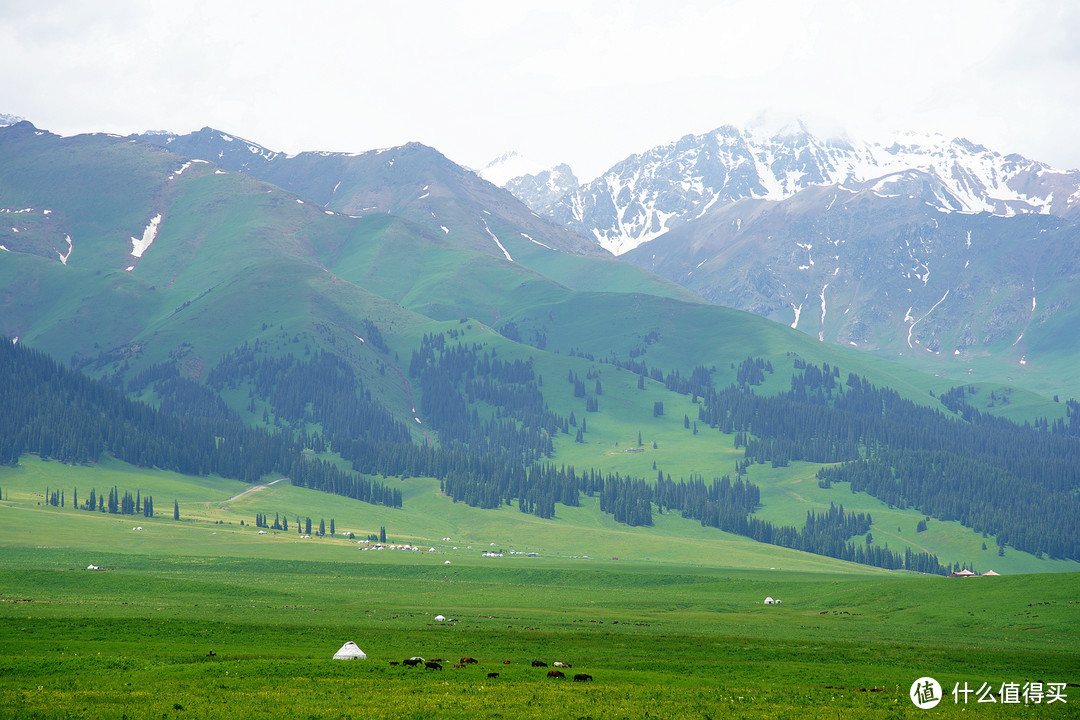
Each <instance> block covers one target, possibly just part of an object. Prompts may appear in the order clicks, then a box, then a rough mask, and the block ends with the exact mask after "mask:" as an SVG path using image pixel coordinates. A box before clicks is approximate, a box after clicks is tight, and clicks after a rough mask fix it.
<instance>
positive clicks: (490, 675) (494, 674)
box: [488, 673, 499, 678]
mask: <svg viewBox="0 0 1080 720" xmlns="http://www.w3.org/2000/svg"><path fill="white" fill-rule="evenodd" d="M488 677H489V678H497V677H499V673H488Z"/></svg>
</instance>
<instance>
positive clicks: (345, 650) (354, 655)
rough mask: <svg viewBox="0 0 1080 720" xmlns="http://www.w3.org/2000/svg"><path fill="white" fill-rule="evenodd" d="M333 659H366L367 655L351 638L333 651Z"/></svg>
mask: <svg viewBox="0 0 1080 720" xmlns="http://www.w3.org/2000/svg"><path fill="white" fill-rule="evenodd" d="M334 659H335V660H367V655H366V654H365V653H364V651H363V650H361V649H360V648H358V647H357V646H356V643H354V642H353V641H352V640H350V641H349V642H347V643H345V644H344V645H342V646H341V649H340V650H338V651H337V652H336V653H334Z"/></svg>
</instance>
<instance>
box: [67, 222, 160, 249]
mask: <svg viewBox="0 0 1080 720" xmlns="http://www.w3.org/2000/svg"><path fill="white" fill-rule="evenodd" d="M160 223H161V213H158V214H157V215H155V216H154V217H152V218H151V219H150V223H149V224H148V225H147V226H146V229H144V230H143V234H142V238H137V237H132V238H131V255H132V257H137V258H141V257H142V256H143V253H144V252H146V250H147V248H149V247H150V246H151V245H153V243H154V238H155V237H157V231H158V225H159V224H160ZM69 252H70V251H69Z"/></svg>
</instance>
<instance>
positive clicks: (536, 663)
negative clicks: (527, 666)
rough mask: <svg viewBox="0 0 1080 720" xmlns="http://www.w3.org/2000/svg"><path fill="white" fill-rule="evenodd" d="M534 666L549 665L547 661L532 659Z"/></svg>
mask: <svg viewBox="0 0 1080 720" xmlns="http://www.w3.org/2000/svg"><path fill="white" fill-rule="evenodd" d="M532 666H533V667H547V663H546V662H544V661H543V660H533V661H532Z"/></svg>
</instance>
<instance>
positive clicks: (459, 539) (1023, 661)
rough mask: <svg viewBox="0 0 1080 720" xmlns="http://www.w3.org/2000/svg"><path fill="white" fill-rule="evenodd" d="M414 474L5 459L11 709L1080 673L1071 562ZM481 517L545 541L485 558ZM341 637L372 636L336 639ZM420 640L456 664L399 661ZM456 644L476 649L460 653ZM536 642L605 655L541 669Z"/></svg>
mask: <svg viewBox="0 0 1080 720" xmlns="http://www.w3.org/2000/svg"><path fill="white" fill-rule="evenodd" d="M43 481H47V482H50V483H52V484H51V485H50V486H51V487H58V486H66V485H68V484H73V483H78V484H79V487H80V499H81V498H82V497H83V496H82V493H83V492H84V491H83V490H82V488H83V487H86V488H87V489H88V488H89V486H90V485H94V484H96V485H97V487H98V489H99V490H100V489H102V488H103V487H104V486H107V485H110V484H116V485H117V486H119V487H121V488H128V489H133V488H134V487H137V486H141V487H143V491H144V492H147V491H149V492H152V493H153V495H154V498H155V505H156V506H157V507H158V508H162V509H163V510H164V512H159V513H158V517H155V518H152V519H145V518H142V517H141V516H135V518H130V517H128V518H119V517H117V516H110V515H107V514H102V513H96V512H86V511H82V510H74V509H71V508H70V506H69V507H66V508H53V507H49V506H46V505H44V504H43V493H44V488H43V487H39V486H40V485H41V483H42V482H43ZM403 482H406V483H407V485H408V493H407V495H406V506H407V507H408V508H409V510H408V512H405V511H402V510H393V509H390V508H383V507H375V506H368V505H364V504H362V503H358V502H355V501H350V500H343V499H341V498H335V497H331V496H326V495H322V494H320V493H315V492H312V491H307V490H301V489H297V488H292V487H290V486H288V484H287V483H284V482H283V483H277V484H274V485H268V486H266V487H265V489H253V488H251V487H250V486H246V485H244V484H243V483H239V482H234V481H226V480H221V479H216V478H201V479H194V480H193V479H190V478H184V477H182V476H177V475H174V474H170V473H161V472H157V471H145V470H139V469H135V468H130V467H127V466H124V465H122V464H119V463H115V462H111V461H107V462H104V463H102V464H101V465H99V466H95V467H93V468H77V467H68V466H64V465H60V464H57V463H50V462H41V461H37V460H35V459H32V458H30V459H27V460H26V461H25V462H23V463H22V464H21V465H20V467H19V468H16V469H9V470H4V471H2V472H0V488H2V490H3V497H4V500H3V501H0V521H2V530H0V558H2V559H0V637H3V638H4V645H3V647H4V650H3V652H2V653H0V667H2V672H0V716H3V717H11V718H31V717H35V718H65V717H92V718H97V717H109V718H113V717H115V718H121V717H127V718H150V717H154V718H159V717H162V716H165V717H168V718H172V717H190V716H195V715H198V716H205V717H215V718H233V717H237V718H239V717H251V716H252V715H284V716H288V717H294V716H295V717H303V718H308V717H315V718H340V717H353V718H369V717H371V718H382V717H386V718H391V717H393V718H400V717H417V718H427V717H451V718H453V717H506V718H511V717H513V718H519V717H520V718H531V717H575V718H576V717H593V718H623V717H625V718H640V717H644V716H645V713H648V714H649V716H650V717H660V718H681V717H717V718H719V717H744V718H796V717H807V716H810V715H814V716H818V715H820V716H822V717H832V716H834V715H835V716H837V717H841V718H894V717H906V716H909V715H910V716H915V715H917V714H918V713H919V712H920V711H918V710H917V709H916V708H915V707H914V706H913V705H912V704H911V702H910V700H909V699H908V697H907V693H908V688H909V687H910V685H911V683H912V682H913V681H914V680H915V679H916V678H918V677H922V676H924V675H930V676H932V677H934V678H936V679H937V680H938V681H939V682H940V683H941V684H942V686H943V687H944V688H945V689H946V693H948V692H949V691H950V690H951V689H952V687H953V685H954V684H955V683H964V682H967V683H968V684H969V685H970V686H972V687H973V688H977V687H979V686H981V685H982V684H983V683H989V684H991V685H993V686H994V688H995V692H996V691H997V688H998V687H999V686H1000V685H1001V684H1002V683H1005V682H1016V683H1021V684H1022V683H1024V682H1027V681H1043V682H1047V683H1049V682H1055V683H1057V682H1061V683H1073V682H1077V680H1078V679H1080V678H1078V677H1077V676H1076V672H1077V668H1078V667H1080V653H1078V652H1077V649H1076V648H1077V646H1078V644H1077V639H1078V633H1080V621H1078V619H1077V618H1078V616H1077V611H1076V610H1075V609H1074V608H1075V607H1076V602H1077V601H1076V598H1075V594H1076V593H1075V590H1076V587H1077V585H1076V577H1077V576H1076V575H1075V574H1039V575H1016V576H1003V577H999V578H977V579H971V580H956V579H946V578H939V577H925V576H916V575H911V574H906V573H889V572H885V571H882V570H877V569H873V568H864V567H859V566H854V565H851V564H847V563H841V562H839V561H834V560H830V559H828V558H820V557H816V556H810V555H806V554H804V553H798V552H794V551H790V550H785V549H782V548H773V547H769V546H762V545H758V544H755V543H752V542H750V541H748V540H745V539H743V538H736V537H732V536H728V535H725V534H723V533H719V532H716V531H710V530H709V529H706V528H701V527H700V526H698V525H697V524H696V523H692V522H689V521H685V520H682V519H681V518H678V517H672V516H667V515H665V516H660V517H658V523H657V527H656V528H653V529H645V528H627V527H625V526H622V527H619V526H615V525H614V524H613V523H606V522H604V519H603V516H601V515H599V513H597V512H596V511H595V508H594V507H593V506H591V504H590V503H589V502H586V503H585V504H584V505H583V507H581V508H574V509H570V508H562V507H561V506H560V511H559V517H558V519H556V520H541V519H539V518H535V517H533V516H528V515H523V514H521V513H518V512H517V511H516V509H510V508H504V509H503V510H498V511H483V510H476V509H473V508H468V507H465V506H463V505H460V504H457V505H454V504H450V503H448V502H447V501H446V500H445V498H441V497H440V496H439V495H438V492H437V485H433V484H432V483H431V481H424V480H422V479H414V480H410V481H403ZM245 490H250V492H247V493H246V494H243V495H241V493H243V492H244V491H245ZM170 493H172V494H175V495H176V498H177V500H178V502H179V503H180V508H181V517H182V519H181V521H179V522H177V521H174V520H173V519H172V513H171V505H172V504H171V502H169V500H167V499H166V498H168V496H169V494H170ZM237 495H241V496H240V497H236V496H237ZM169 499H171V498H169ZM68 500H69V502H70V497H69V498H68ZM275 508H280V510H281V511H283V512H299V513H300V514H301V515H306V514H311V515H313V516H316V517H320V516H322V515H323V514H324V513H325V514H326V516H327V517H337V518H338V523H337V527H338V531H339V533H340V532H342V531H347V530H354V531H357V532H364V533H365V534H366V532H367V531H375V530H377V527H378V526H380V525H382V526H385V527H386V528H387V533H388V535H389V540H390V541H391V542H398V543H400V542H412V543H417V544H419V543H420V542H421V541H422V542H423V546H424V548H425V551H424V552H408V551H401V550H361V549H359V548H360V547H361V546H359V545H357V543H356V542H354V541H349V540H346V539H343V538H341V537H336V538H330V537H326V538H318V537H315V538H311V539H301V538H300V537H299V536H298V535H297V534H295V533H294V532H289V533H275V532H271V533H270V534H268V535H258V534H257V529H256V528H254V527H251V526H250V525H249V524H247V522H249V521H250V518H252V517H253V515H254V513H255V512H256V511H259V512H269V513H271V514H272V513H273V512H275ZM245 516H246V517H247V519H248V520H247V521H246V523H245V525H244V526H241V525H240V524H239V521H240V519H244V518H245ZM271 516H272V515H271ZM568 526H572V527H573V531H572V532H569V531H568V530H567V528H568ZM135 527H142V528H143V529H142V530H135V529H133V528H135ZM931 527H933V523H932V524H931ZM928 532H929V531H928ZM924 534H925V533H924ZM444 537H450V538H451V541H450V542H445V541H443V540H442V538H444ZM491 542H495V543H496V544H497V546H498V547H497V548H496V549H502V550H509V549H511V548H516V549H518V550H520V551H534V552H537V554H538V556H537V557H527V556H524V555H510V554H508V553H507V554H504V556H503V557H500V558H485V557H481V556H480V550H481V549H485V550H487V549H491V546H490V543H491ZM470 544H471V545H472V549H471V550H467V549H466V548H467V547H468V545H470ZM428 547H434V548H435V552H428V551H426V550H427V548H428ZM455 548H456V549H455ZM586 550H587V551H588V552H586ZM616 551H618V552H619V553H620V554H619V558H620V559H619V560H617V561H616V560H613V559H612V557H613V555H611V554H609V553H614V552H616ZM585 554H588V555H590V557H589V558H584V557H582V556H583V555H585ZM447 561H449V563H450V564H449V565H447V564H446V563H447ZM89 564H94V565H98V566H100V567H102V568H105V570H103V571H99V572H92V571H88V570H86V569H85V568H86V567H87V565H89ZM773 568H775V569H773ZM767 595H768V596H773V597H777V598H781V599H782V600H783V605H780V606H766V605H764V604H763V603H762V601H763V599H764V597H765V596H767ZM436 614H443V615H445V616H447V617H450V618H454V619H456V622H452V623H439V622H435V621H434V620H433V618H434V616H435V615H436ZM350 639H351V640H354V641H355V642H357V644H359V645H360V646H361V648H363V649H364V650H365V652H367V653H368V656H369V659H368V660H366V661H357V662H341V661H334V660H331V659H330V658H331V655H332V654H333V652H334V651H335V650H336V649H337V648H338V647H339V646H340V645H341V644H342V643H343V642H345V641H346V640H350ZM211 651H212V652H213V653H214V655H213V656H209V655H208V654H209V653H210V652H211ZM413 655H420V656H422V657H425V658H427V659H436V658H438V659H442V660H444V661H445V662H444V663H443V664H444V669H443V670H442V671H431V670H421V669H409V668H405V667H402V666H400V665H391V664H390V663H391V662H400V661H401V660H402V659H404V658H407V657H410V656H413ZM464 656H470V657H475V658H477V659H478V660H479V664H477V665H469V666H466V667H465V668H462V669H456V668H453V667H451V665H452V664H453V663H454V662H456V661H457V660H458V659H459V658H461V657H464ZM533 659H540V660H544V661H546V662H548V663H551V662H553V661H554V660H561V661H564V662H568V663H571V664H572V665H573V666H574V667H573V668H572V669H571V670H567V671H566V672H567V673H568V675H572V674H574V673H578V672H583V673H588V674H589V675H591V676H592V677H593V678H594V680H593V681H592V682H589V683H575V682H572V681H571V680H570V678H569V677H568V678H567V679H564V680H549V679H548V678H547V677H546V670H547V668H533V667H531V666H530V661H531V660H533ZM505 661H509V664H506V663H505ZM489 672H498V673H499V677H498V678H488V677H487V674H488V673H489ZM1066 691H1067V693H1068V694H1067V698H1068V703H1066V704H1062V703H1060V702H1058V703H1056V704H1054V705H1053V706H1050V705H1047V706H1045V707H1044V706H1043V705H1028V706H1026V707H1025V706H1024V705H1023V704H1021V705H1008V706H1006V705H1000V704H995V705H986V704H974V697H973V698H972V704H969V705H968V706H966V707H965V706H964V705H962V704H961V705H957V704H956V703H955V702H954V700H953V698H952V696H951V695H947V696H946V698H945V701H944V702H943V703H942V704H941V705H940V706H939V707H938V708H937V709H936V710H935V711H934V712H935V713H937V714H939V715H941V716H944V717H966V716H969V715H974V716H976V717H1002V718H1005V717H1017V716H1019V717H1046V716H1050V717H1070V716H1076V714H1077V713H1076V711H1075V710H1074V708H1076V707H1077V705H1078V704H1080V696H1078V695H1076V693H1075V689H1074V688H1066Z"/></svg>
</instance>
